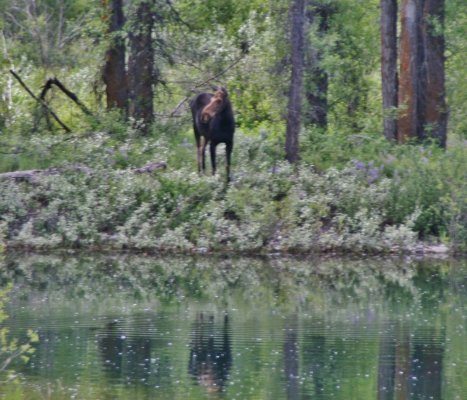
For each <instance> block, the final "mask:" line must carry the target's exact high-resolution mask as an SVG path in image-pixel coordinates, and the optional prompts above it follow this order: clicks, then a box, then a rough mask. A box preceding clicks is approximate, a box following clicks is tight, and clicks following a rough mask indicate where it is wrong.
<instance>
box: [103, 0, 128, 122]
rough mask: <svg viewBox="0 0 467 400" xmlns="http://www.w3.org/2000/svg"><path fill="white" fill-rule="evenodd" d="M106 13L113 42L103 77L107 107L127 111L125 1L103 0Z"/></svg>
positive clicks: (107, 56) (107, 54)
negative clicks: (124, 36) (124, 31)
mask: <svg viewBox="0 0 467 400" xmlns="http://www.w3.org/2000/svg"><path fill="white" fill-rule="evenodd" d="M102 3H103V6H104V7H105V12H106V14H107V13H108V14H109V16H108V23H109V30H108V31H109V34H110V35H111V36H112V37H111V44H110V47H109V49H108V50H107V53H106V57H105V58H106V59H105V65H104V69H103V71H102V78H103V80H104V83H105V91H106V95H107V109H111V108H114V107H117V108H119V109H121V110H124V111H125V113H126V111H127V105H128V91H127V84H126V71H125V41H124V39H123V37H122V35H121V33H122V29H123V26H124V24H125V17H124V15H123V1H122V0H111V1H110V4H109V3H108V2H107V1H106V0H102Z"/></svg>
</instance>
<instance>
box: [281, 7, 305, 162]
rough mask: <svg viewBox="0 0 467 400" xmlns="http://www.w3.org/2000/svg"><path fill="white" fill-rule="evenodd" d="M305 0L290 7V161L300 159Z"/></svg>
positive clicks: (286, 151)
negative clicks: (299, 138) (299, 139)
mask: <svg viewBox="0 0 467 400" xmlns="http://www.w3.org/2000/svg"><path fill="white" fill-rule="evenodd" d="M304 22H305V1H304V0H293V1H292V4H291V8H290V23H291V60H292V77H291V82H290V88H289V101H288V106H287V130H286V135H285V153H286V158H287V160H288V161H289V162H290V163H295V162H296V161H297V160H298V137H299V133H300V127H301V118H300V114H301V103H302V89H303V37H304V32H303V29H304Z"/></svg>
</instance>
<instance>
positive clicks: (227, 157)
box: [225, 142, 233, 182]
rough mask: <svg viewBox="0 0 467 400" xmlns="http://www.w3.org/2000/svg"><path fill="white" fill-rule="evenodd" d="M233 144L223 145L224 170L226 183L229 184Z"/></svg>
mask: <svg viewBox="0 0 467 400" xmlns="http://www.w3.org/2000/svg"><path fill="white" fill-rule="evenodd" d="M232 148H233V143H232V142H227V143H226V144H225V170H226V173H227V182H230V161H231V155H232Z"/></svg>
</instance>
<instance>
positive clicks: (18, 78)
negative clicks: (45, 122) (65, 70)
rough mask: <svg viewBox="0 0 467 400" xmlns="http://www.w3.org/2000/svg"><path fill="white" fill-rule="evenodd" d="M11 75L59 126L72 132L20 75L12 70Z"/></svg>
mask: <svg viewBox="0 0 467 400" xmlns="http://www.w3.org/2000/svg"><path fill="white" fill-rule="evenodd" d="M10 73H11V74H12V75H13V76H14V77H15V79H16V80H17V81H18V82H19V83H20V85H21V86H22V87H23V88H24V90H26V92H28V93H29V95H30V96H31V97H32V98H33V99H34V100H36V101H37V102H38V103H39V104H40V105H41V106H42V107H43V108H44V110H45V111H46V112H48V113H50V115H51V116H52V117H53V118H54V119H55V121H57V122H58V124H59V125H60V126H61V127H62V128H63V129H64V130H65V131H66V132H68V133H70V132H71V129H70V128H68V126H66V125H65V124H64V123H63V122H62V121H61V120H60V118H58V116H57V114H55V113H54V112H53V110H52V109H51V108H50V107H49V106H48V104H47V103H46V102H45V101H44V100H42V99H40V98H38V97H37V96H36V95H35V94H34V93H33V92H32V91H31V90H30V89H29V88H28V87H27V85H26V84H25V83H24V82H23V81H22V79H21V78H20V77H19V76H18V74H17V73H16V72H15V71H13V70H12V69H10Z"/></svg>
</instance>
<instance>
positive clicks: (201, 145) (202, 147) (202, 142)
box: [196, 136, 207, 175]
mask: <svg viewBox="0 0 467 400" xmlns="http://www.w3.org/2000/svg"><path fill="white" fill-rule="evenodd" d="M206 144H207V143H206V138H205V137H204V136H200V137H198V138H196V151H197V153H196V156H197V159H198V173H199V174H200V175H201V174H204V172H205V171H206V157H205V155H206Z"/></svg>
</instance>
